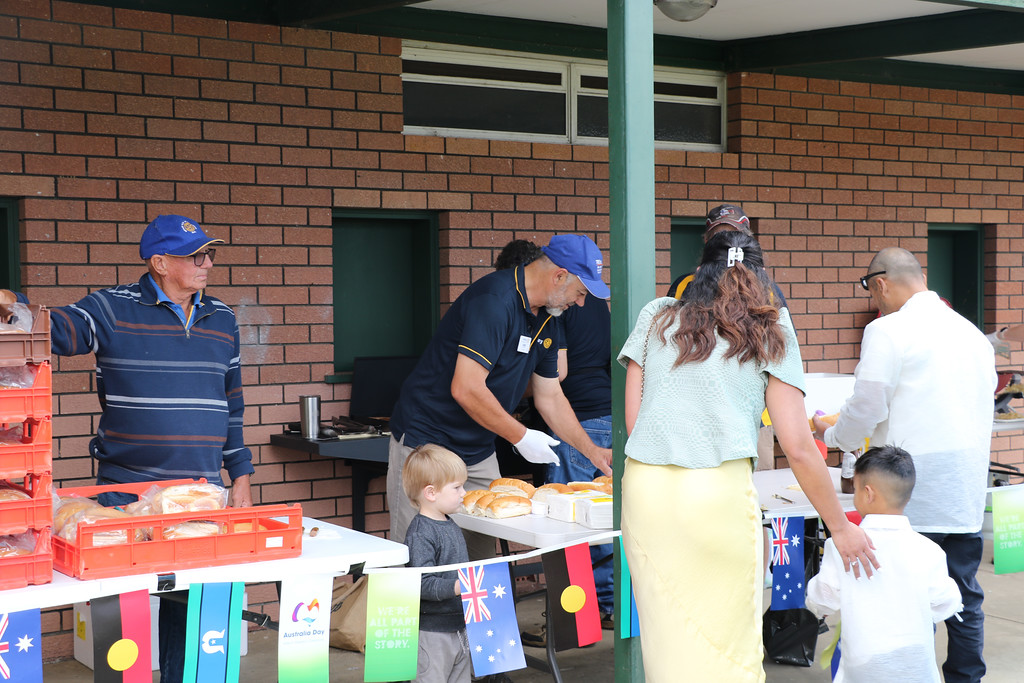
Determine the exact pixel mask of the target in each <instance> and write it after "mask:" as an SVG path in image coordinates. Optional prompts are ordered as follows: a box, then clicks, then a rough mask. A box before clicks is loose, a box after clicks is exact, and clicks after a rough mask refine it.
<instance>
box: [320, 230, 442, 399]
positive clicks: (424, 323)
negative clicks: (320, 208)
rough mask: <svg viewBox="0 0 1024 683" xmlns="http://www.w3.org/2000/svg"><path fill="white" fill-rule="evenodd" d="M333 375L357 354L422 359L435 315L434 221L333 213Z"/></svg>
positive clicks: (341, 376)
mask: <svg viewBox="0 0 1024 683" xmlns="http://www.w3.org/2000/svg"><path fill="white" fill-rule="evenodd" d="M333 227H334V242H333V253H334V372H335V374H334V375H331V376H328V378H327V381H328V382H344V381H348V380H349V378H350V375H351V372H352V361H353V359H354V358H358V357H380V356H418V355H420V354H421V353H422V352H423V349H424V348H426V346H427V342H429V341H430V338H431V336H433V333H434V328H435V327H436V326H437V320H438V308H439V304H438V300H439V289H438V280H439V277H438V266H437V263H438V255H437V253H438V249H437V221H436V217H435V216H433V215H432V214H421V213H416V212H410V213H405V212H400V213H395V212H364V213H360V212H337V213H336V214H335V217H334V226H333Z"/></svg>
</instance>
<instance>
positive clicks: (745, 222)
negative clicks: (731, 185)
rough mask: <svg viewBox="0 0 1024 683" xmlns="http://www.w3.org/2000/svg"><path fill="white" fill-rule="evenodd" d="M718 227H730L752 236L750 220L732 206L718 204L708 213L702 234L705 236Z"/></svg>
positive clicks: (739, 209)
mask: <svg viewBox="0 0 1024 683" xmlns="http://www.w3.org/2000/svg"><path fill="white" fill-rule="evenodd" d="M719 225H728V226H731V227H732V228H733V229H734V230H739V231H741V232H744V233H746V234H748V235H750V236H753V234H754V233H753V231H751V229H750V219H749V218H747V214H746V213H745V212H744V211H743V209H741V208H740V207H738V206H735V205H734V204H719V205H718V206H716V207H715V208H713V209H711V210H710V211H708V219H707V223H706V227H705V228H704V233H705V234H707V233H708V232H710V231H711V229H712V228H715V227H717V226H719Z"/></svg>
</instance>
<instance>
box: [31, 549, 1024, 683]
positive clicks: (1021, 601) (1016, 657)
mask: <svg viewBox="0 0 1024 683" xmlns="http://www.w3.org/2000/svg"><path fill="white" fill-rule="evenodd" d="M991 557H992V554H991V543H988V544H987V548H986V556H985V559H984V561H983V563H982V567H981V572H980V576H979V580H980V582H981V584H982V586H983V587H984V589H985V592H986V599H985V612H986V619H985V631H986V633H985V658H986V660H987V662H988V675H987V676H986V677H985V683H1024V573H1019V574H1007V575H1001V576H996V575H995V574H994V573H993V568H992V563H991ZM766 604H767V602H766ZM542 609H543V601H542V599H541V598H540V597H534V598H529V599H527V600H524V601H523V602H521V603H519V606H518V608H517V611H518V614H519V623H520V625H521V626H523V627H524V628H529V627H533V626H537V625H539V624H540V623H541V621H542V620H541V611H542ZM276 636H277V634H276V632H273V631H254V632H252V633H250V635H249V654H248V655H246V656H245V657H243V658H242V666H241V676H240V680H241V681H242V682H243V683H273V682H274V681H276V680H277V675H276V672H277V637H276ZM830 641H831V633H826V634H824V635H822V636H820V637H819V641H818V650H817V652H818V653H820V652H821V651H822V649H823V648H824V646H825V645H827V644H828V643H829V642H830ZM936 650H937V652H939V653H943V652H945V629H944V628H943V627H942V626H939V629H938V635H937V638H936ZM531 651H532V653H533V654H535V655H536V656H538V657H542V656H543V654H544V651H543V650H541V649H537V648H527V652H528V653H530V652H531ZM939 657H940V661H941V654H940V655H939ZM613 659H614V657H613V645H612V637H611V632H610V631H605V632H604V639H603V640H602V641H601V642H600V643H597V644H596V645H593V646H591V647H588V648H584V649H580V650H569V651H566V652H563V653H559V655H558V662H559V668H560V669H561V671H562V679H563V681H565V683H575V682H577V681H586V682H587V683H605V682H611V681H613V680H614V672H613ZM765 671H766V674H767V683H810V682H812V681H814V682H816V683H825V682H827V681H828V680H829V676H828V674H827V673H826V672H825V671H823V670H822V669H821V668H819V667H818V666H817V665H815V666H812V667H811V668H800V667H792V666H780V665H776V664H773V663H771V662H767V663H765ZM159 678H160V677H159V675H158V674H154V675H153V680H154V682H156V681H159ZM44 679H45V680H46V683H65V682H70V681H75V682H81V681H89V680H92V672H91V671H90V670H89V669H87V668H86V667H84V666H82V665H81V664H79V663H78V662H76V661H74V660H71V661H66V662H59V663H55V664H48V665H46V666H45V667H44ZM509 679H510V680H511V681H514V682H515V683H541V682H542V681H551V680H552V678H551V675H550V674H547V673H544V672H541V671H538V670H536V669H532V668H529V669H524V670H521V671H513V672H510V674H509ZM362 680H363V656H362V655H361V654H358V653H355V652H344V651H341V650H334V649H332V650H331V681H332V682H340V683H361V682H362ZM683 680H685V677H681V678H680V681H683ZM716 683H717V682H716ZM879 683H887V682H884V681H879Z"/></svg>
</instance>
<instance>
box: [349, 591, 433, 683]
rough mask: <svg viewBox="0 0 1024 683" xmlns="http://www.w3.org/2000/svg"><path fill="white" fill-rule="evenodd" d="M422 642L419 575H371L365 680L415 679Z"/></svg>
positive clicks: (368, 596)
mask: <svg viewBox="0 0 1024 683" xmlns="http://www.w3.org/2000/svg"><path fill="white" fill-rule="evenodd" d="M419 640H420V574H419V572H394V573H391V572H387V573H382V574H370V575H369V583H368V584H367V589H366V670H365V671H364V673H363V680H364V681H366V682H367V683H370V682H371V681H407V680H410V679H412V678H415V677H416V655H417V653H418V652H419Z"/></svg>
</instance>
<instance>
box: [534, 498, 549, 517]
mask: <svg viewBox="0 0 1024 683" xmlns="http://www.w3.org/2000/svg"><path fill="white" fill-rule="evenodd" d="M530 514H531V515H539V516H541V517H545V516H546V515H547V514H548V504H547V503H542V502H540V501H539V500H531V501H530Z"/></svg>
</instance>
